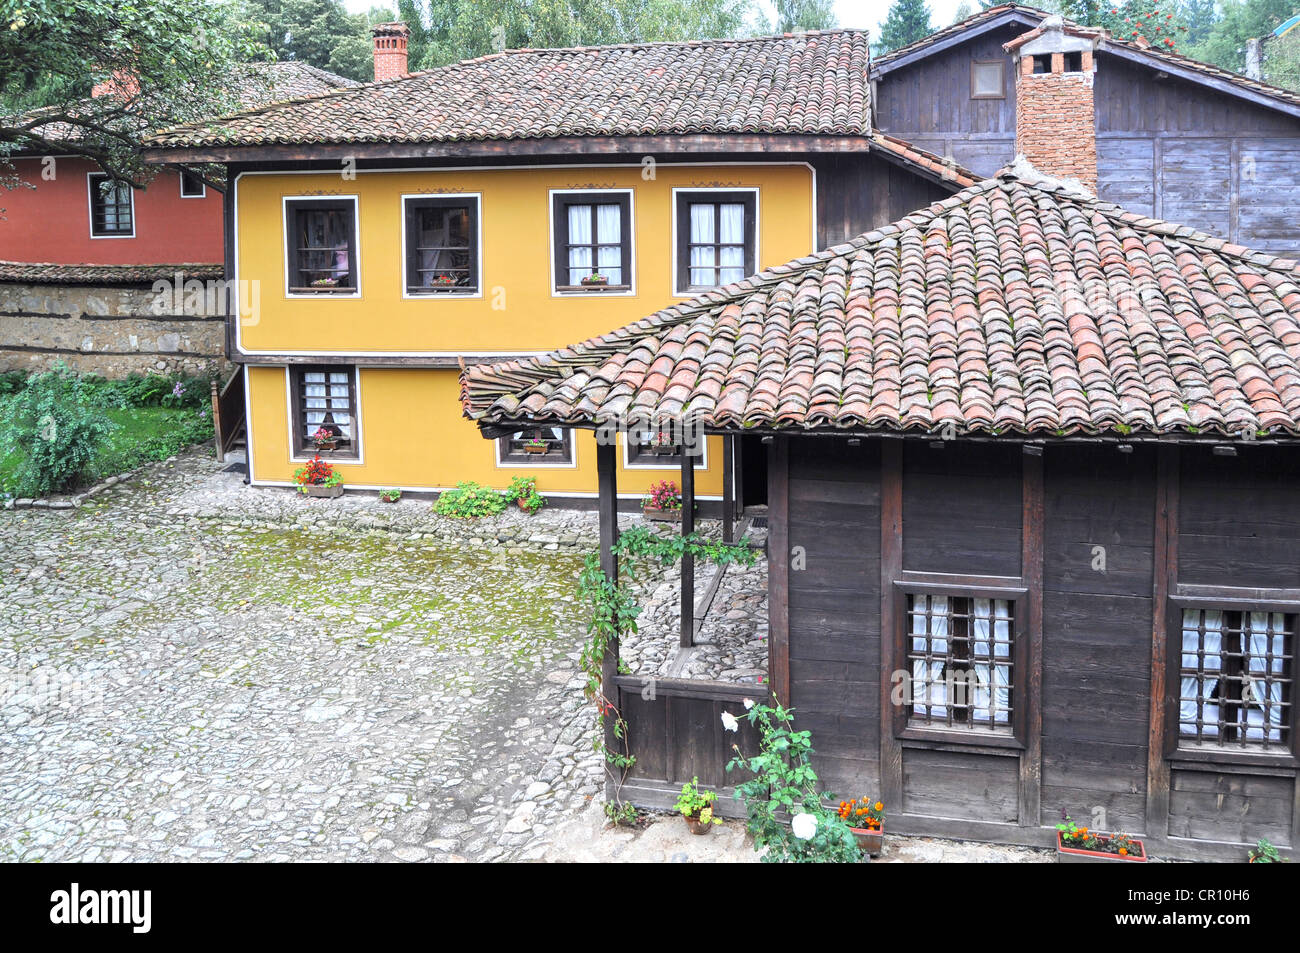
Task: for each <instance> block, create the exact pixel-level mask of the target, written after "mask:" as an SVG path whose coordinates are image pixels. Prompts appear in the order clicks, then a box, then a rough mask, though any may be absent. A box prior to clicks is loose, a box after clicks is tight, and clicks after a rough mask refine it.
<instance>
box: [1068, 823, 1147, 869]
mask: <svg viewBox="0 0 1300 953" xmlns="http://www.w3.org/2000/svg"><path fill="white" fill-rule="evenodd" d="M1097 840H1099V841H1101V842H1102V843H1105V842H1107V841H1109V840H1110V838H1109V837H1098V838H1097ZM1133 846H1134V847H1136V848H1137V853H1134V854H1128V855H1127V856H1120V855H1119V854H1111V853H1108V852H1106V851H1102V850H1084V849H1083V848H1081V847H1066V846H1065V843H1064V841H1062V840H1061V832H1060V831H1057V832H1056V862H1057V863H1058V864H1108V863H1112V862H1114V863H1121V864H1128V863H1138V864H1145V863H1146V862H1147V851H1146V847H1144V846H1143V844H1142V842H1141V841H1140V840H1134V841H1133Z"/></svg>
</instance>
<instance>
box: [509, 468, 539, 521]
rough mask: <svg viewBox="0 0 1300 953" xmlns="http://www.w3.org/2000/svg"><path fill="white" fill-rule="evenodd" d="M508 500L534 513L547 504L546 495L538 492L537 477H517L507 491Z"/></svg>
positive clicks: (529, 512)
mask: <svg viewBox="0 0 1300 953" xmlns="http://www.w3.org/2000/svg"><path fill="white" fill-rule="evenodd" d="M505 496H506V502H507V503H509V502H514V503H515V504H517V505H518V507H519V508H520V509H521V510H523V511H524V512H525V513H528V514H529V515H532V514H533V513H536V512H537V511H538V510H540V509H541V508H542V507H543V506H545V505H546V497H544V496H542V494H540V493H538V492H537V478H536V477H515V478H514V479H513V480H511V481H510V488H509V489H507V490H506V493H505Z"/></svg>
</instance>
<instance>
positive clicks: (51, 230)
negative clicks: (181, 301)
mask: <svg viewBox="0 0 1300 953" xmlns="http://www.w3.org/2000/svg"><path fill="white" fill-rule="evenodd" d="M15 165H16V167H17V170H18V174H19V175H20V176H21V177H22V179H23V181H24V182H27V183H30V184H31V185H34V186H35V188H34V189H29V188H26V187H25V186H20V187H18V188H15V189H10V190H7V191H6V190H4V189H0V209H3V212H0V261H20V262H55V263H58V264H92V265H152V264H180V263H214V264H215V263H219V262H221V261H222V260H223V250H222V219H221V204H222V194H221V193H220V192H218V191H216V190H215V189H213V188H212V187H210V186H209V187H208V188H207V194H206V195H204V196H203V197H202V198H182V197H181V186H180V175H179V173H177V172H175V171H173V170H171V169H167V170H165V171H163V172H161V173H159V174H158V176H157V177H156V178H155V179H154V180H153V181H152V182H150V183H149V187H148V188H147V189H144V190H143V191H142V190H139V189H136V190H134V201H135V209H134V212H135V236H134V237H132V238H126V237H120V238H119V237H114V238H92V237H91V235H90V191H89V188H88V186H87V180H86V177H87V175H89V174H90V173H91V172H97V171H98V167H97V166H95V165H94V163H92V162H89V161H87V160H85V159H72V158H66V159H56V160H55V161H54V178H53V179H52V180H46V179H43V178H42V177H41V172H42V169H43V166H42V160H40V159H18V160H16V161H15Z"/></svg>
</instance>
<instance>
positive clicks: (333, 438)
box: [311, 427, 339, 450]
mask: <svg viewBox="0 0 1300 953" xmlns="http://www.w3.org/2000/svg"><path fill="white" fill-rule="evenodd" d="M311 442H312V443H313V444H314V445H315V446H316V449H317V450H334V449H335V448H337V447H338V445H339V435H338V433H337V432H336V431H334V430H331V429H330V428H329V427H317V428H316V432H315V433H313V434H312V435H311Z"/></svg>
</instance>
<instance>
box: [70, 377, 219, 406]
mask: <svg viewBox="0 0 1300 953" xmlns="http://www.w3.org/2000/svg"><path fill="white" fill-rule="evenodd" d="M88 381H89V382H90V384H91V386H93V387H94V388H96V389H97V390H98V391H99V392H100V393H101V394H102V395H103V397H104V399H105V400H106V401H108V402H110V403H111V404H112V405H114V406H116V407H172V408H178V407H205V406H207V404H208V401H209V397H210V394H211V379H210V378H207V377H188V376H185V375H181V374H154V373H149V374H128V375H127V376H126V377H123V378H121V379H120V380H113V381H108V380H104V379H103V378H102V377H97V378H88Z"/></svg>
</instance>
